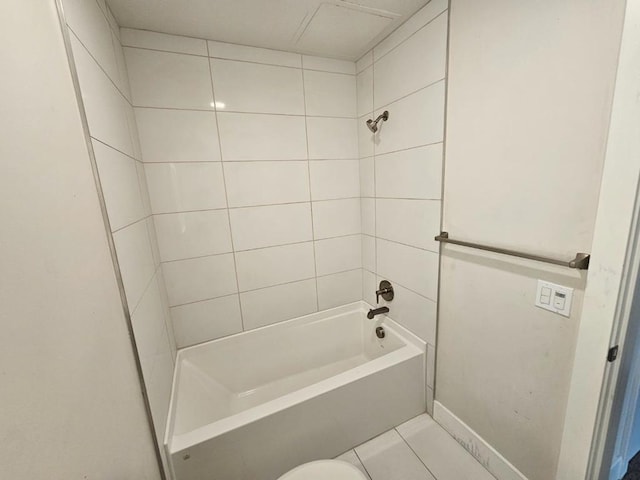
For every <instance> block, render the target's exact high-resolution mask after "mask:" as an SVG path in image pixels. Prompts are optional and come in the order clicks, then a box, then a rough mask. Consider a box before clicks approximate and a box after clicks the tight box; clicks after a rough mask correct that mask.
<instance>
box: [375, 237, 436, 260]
mask: <svg viewBox="0 0 640 480" xmlns="http://www.w3.org/2000/svg"><path fill="white" fill-rule="evenodd" d="M434 237H435V235H434ZM376 238H377V239H378V240H384V241H385V242H389V243H395V244H397V245H402V246H404V247H409V248H415V249H416V250H420V251H423V252H429V253H434V254H436V255H438V256H439V253H438V250H435V251H434V250H429V249H428V248H423V247H417V246H415V245H411V244H410V243H403V242H399V241H397V240H391V239H389V238H385V237H381V236H378V235H376ZM433 242H434V244H435V245H438V243H437V242H436V241H435V240H434V241H433Z"/></svg>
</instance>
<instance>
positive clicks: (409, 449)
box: [337, 414, 495, 480]
mask: <svg viewBox="0 0 640 480" xmlns="http://www.w3.org/2000/svg"><path fill="white" fill-rule="evenodd" d="M337 459H338V460H343V461H345V462H349V463H351V464H353V465H355V466H356V467H358V468H359V469H360V470H361V471H362V472H363V473H364V474H365V476H366V477H367V478H368V479H370V480H495V477H494V476H493V475H491V474H490V473H489V472H488V471H487V470H485V469H484V467H483V466H482V465H480V463H479V462H478V461H477V460H476V459H475V458H473V457H472V456H471V455H470V454H469V453H468V452H467V451H466V450H465V449H464V448H462V446H461V445H460V444H459V443H458V442H456V441H455V440H454V439H453V437H451V436H450V435H449V434H448V433H447V432H446V431H445V430H444V429H443V428H442V427H441V426H440V425H438V424H437V423H436V422H435V421H434V420H433V419H432V418H431V417H430V416H429V415H426V414H425V415H420V416H418V417H415V418H413V419H411V420H409V421H408V422H406V423H403V424H402V425H400V426H399V427H396V428H395V429H393V430H390V431H388V432H386V433H383V434H382V435H380V436H378V437H376V438H374V439H373V440H370V441H368V442H367V443H364V444H362V445H360V446H359V447H356V448H355V449H353V450H349V451H348V452H347V453H344V454H343V455H340V456H339V457H338V458H337Z"/></svg>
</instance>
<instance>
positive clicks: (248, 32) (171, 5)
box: [107, 0, 429, 60]
mask: <svg viewBox="0 0 640 480" xmlns="http://www.w3.org/2000/svg"><path fill="white" fill-rule="evenodd" d="M107 2H108V3H109V5H110V6H111V9H112V11H113V13H114V15H115V17H116V19H117V20H118V23H119V24H120V26H122V27H129V28H140V29H144V30H153V31H156V32H163V33H172V34H175V35H186V36H190V37H199V38H207V39H210V40H218V41H222V42H229V43H238V44H242V45H251V46H256V47H264V48H273V49H277V50H287V51H291V52H298V53H305V54H309V55H319V56H325V57H333V58H342V59H346V60H357V59H358V58H360V57H361V56H362V55H363V54H365V53H366V52H367V51H368V50H369V49H370V48H371V47H373V46H374V45H375V44H376V43H378V42H379V41H380V40H382V39H383V38H384V37H386V36H387V35H388V34H389V33H391V32H392V31H393V30H395V29H396V28H397V27H398V26H399V25H400V24H402V23H403V22H404V21H405V20H406V19H407V18H409V17H410V16H411V15H413V14H414V13H415V12H416V11H418V10H419V9H420V8H421V7H422V6H424V5H426V4H427V3H429V0H351V1H344V0H107Z"/></svg>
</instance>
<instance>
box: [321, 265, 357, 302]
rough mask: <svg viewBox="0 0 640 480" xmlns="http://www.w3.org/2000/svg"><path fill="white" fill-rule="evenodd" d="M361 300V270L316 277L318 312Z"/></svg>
mask: <svg viewBox="0 0 640 480" xmlns="http://www.w3.org/2000/svg"><path fill="white" fill-rule="evenodd" d="M361 299H362V270H361V269H358V270H351V271H350V272H342V273H336V274H333V275H327V276H326V277H318V304H319V308H320V310H326V309H329V308H334V307H337V306H340V305H345V304H347V303H352V302H357V301H360V300H361Z"/></svg>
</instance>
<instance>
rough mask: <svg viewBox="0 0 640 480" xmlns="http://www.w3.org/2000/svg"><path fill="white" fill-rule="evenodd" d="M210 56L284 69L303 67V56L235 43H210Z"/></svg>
mask: <svg viewBox="0 0 640 480" xmlns="http://www.w3.org/2000/svg"><path fill="white" fill-rule="evenodd" d="M207 43H208V45H209V56H210V57H215V58H226V59H229V60H243V61H246V62H255V63H265V64H269V65H281V66H283V67H295V68H301V67H302V56H301V55H300V54H297V53H290V52H283V51H281V50H269V49H267V48H257V47H247V46H244V45H236V44H233V43H224V42H214V41H211V40H210V41H208V42H207Z"/></svg>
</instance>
